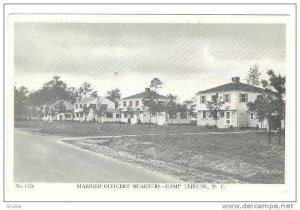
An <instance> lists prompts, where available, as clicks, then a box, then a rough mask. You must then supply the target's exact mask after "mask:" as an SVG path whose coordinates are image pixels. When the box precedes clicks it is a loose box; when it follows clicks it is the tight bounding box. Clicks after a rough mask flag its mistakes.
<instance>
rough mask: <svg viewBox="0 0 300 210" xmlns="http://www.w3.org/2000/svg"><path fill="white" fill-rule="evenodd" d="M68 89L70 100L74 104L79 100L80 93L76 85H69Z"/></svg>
mask: <svg viewBox="0 0 300 210" xmlns="http://www.w3.org/2000/svg"><path fill="white" fill-rule="evenodd" d="M67 91H68V101H69V102H71V103H72V104H74V103H75V102H76V100H77V97H78V96H79V95H78V90H77V89H76V88H75V87H69V88H68V89H67Z"/></svg>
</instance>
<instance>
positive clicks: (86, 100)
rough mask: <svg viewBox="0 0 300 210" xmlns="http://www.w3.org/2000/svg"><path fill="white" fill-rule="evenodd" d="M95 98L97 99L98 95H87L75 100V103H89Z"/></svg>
mask: <svg viewBox="0 0 300 210" xmlns="http://www.w3.org/2000/svg"><path fill="white" fill-rule="evenodd" d="M95 99H98V97H93V96H91V97H87V98H83V99H80V100H79V101H77V102H76V103H89V102H91V101H93V100H95Z"/></svg>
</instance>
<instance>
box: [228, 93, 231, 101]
mask: <svg viewBox="0 0 300 210" xmlns="http://www.w3.org/2000/svg"><path fill="white" fill-rule="evenodd" d="M228 102H229V103H230V102H231V94H230V93H228Z"/></svg>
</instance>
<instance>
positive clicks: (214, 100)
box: [211, 95, 218, 103]
mask: <svg viewBox="0 0 300 210" xmlns="http://www.w3.org/2000/svg"><path fill="white" fill-rule="evenodd" d="M217 98H218V95H212V96H211V101H212V102H214V103H215V102H217Z"/></svg>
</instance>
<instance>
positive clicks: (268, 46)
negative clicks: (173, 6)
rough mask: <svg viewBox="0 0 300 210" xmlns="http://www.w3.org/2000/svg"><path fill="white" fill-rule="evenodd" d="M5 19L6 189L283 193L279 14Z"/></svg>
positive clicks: (286, 116) (285, 89) (286, 37)
mask: <svg viewBox="0 0 300 210" xmlns="http://www.w3.org/2000/svg"><path fill="white" fill-rule="evenodd" d="M8 21H9V35H8V37H9V38H8V43H9V44H8V46H7V47H8V49H9V58H8V59H9V69H10V70H9V72H10V73H8V78H9V79H10V80H9V82H7V87H8V88H9V91H10V93H12V94H13V95H10V96H9V97H10V106H9V108H8V109H9V110H10V111H9V113H10V114H9V115H8V118H9V123H11V124H10V126H11V129H10V131H9V132H8V134H7V135H8V141H7V142H8V143H7V145H8V146H7V148H9V149H8V150H7V152H6V156H8V158H7V161H11V162H9V163H10V164H9V166H7V167H8V169H7V170H8V172H7V174H8V176H9V177H8V178H7V180H10V182H11V183H13V188H14V189H15V190H16V189H18V188H38V186H44V185H47V186H48V185H51V184H70V185H71V186H74V189H79V190H82V189H85V190H87V189H88V188H93V189H94V191H96V190H95V188H103V187H104V188H105V187H107V188H118V189H119V190H120V188H140V189H143V190H145V189H147V188H151V189H152V190H153V189H155V188H160V190H162V189H165V190H166V192H165V193H168V192H167V190H168V189H170V190H174V189H176V188H181V189H183V188H184V190H188V189H189V188H191V189H194V191H193V192H194V193H195V189H202V190H203V189H207V190H210V191H212V190H213V189H214V188H218V190H219V191H221V192H225V191H226V189H228V188H229V187H230V186H233V188H234V187H241V188H243V186H249V189H250V188H251V189H252V187H254V186H261V187H262V188H264V186H265V187H266V188H265V189H267V188H268V187H274V189H275V190H274V192H277V191H280V190H277V188H276V187H285V188H282V189H283V191H286V190H288V189H289V188H286V187H287V186H289V185H290V183H291V176H290V173H289V171H290V170H291V168H292V167H294V166H291V165H290V164H289V163H290V150H294V148H295V146H294V145H293V144H294V141H295V140H294V139H291V138H289V137H290V135H291V134H290V126H291V125H292V124H294V122H293V121H291V120H290V119H291V116H292V115H293V114H294V113H293V110H291V109H288V108H287V107H290V106H291V105H290V103H291V101H289V100H290V98H291V96H289V94H291V93H290V92H289V91H290V90H289V89H290V86H289V85H290V84H292V83H291V82H290V83H289V80H291V79H292V80H294V78H292V77H293V76H292V77H291V75H293V74H294V73H293V70H292V64H291V50H290V48H291V25H290V21H291V19H290V16H288V15H274V16H273V15H246V14H245V15H234V14H233V15H222V14H219V15H218V14H212V15H207V14H198V15H195V14H194V15H161V14H158V15H151V14H147V15H118V14H106V15H101V14H78V15H74V14H72V15H55V14H11V15H10V16H9V17H8ZM12 70H13V71H12ZM291 72H292V74H291ZM12 90H13V91H12ZM294 125H295V124H294ZM53 186H56V185H53ZM270 189H271V188H270ZM272 189H273V188H272ZM278 189H279V188H278ZM280 189H281V188H280ZM258 191H259V190H258ZM258 191H257V192H258ZM252 192H254V193H255V191H254V190H252ZM56 193H57V194H58V193H59V192H56ZM193 198H194V197H193ZM117 199H118V198H116V200H117ZM216 199H218V198H216ZM131 200H134V199H131ZM147 200H151V198H148V199H147Z"/></svg>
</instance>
